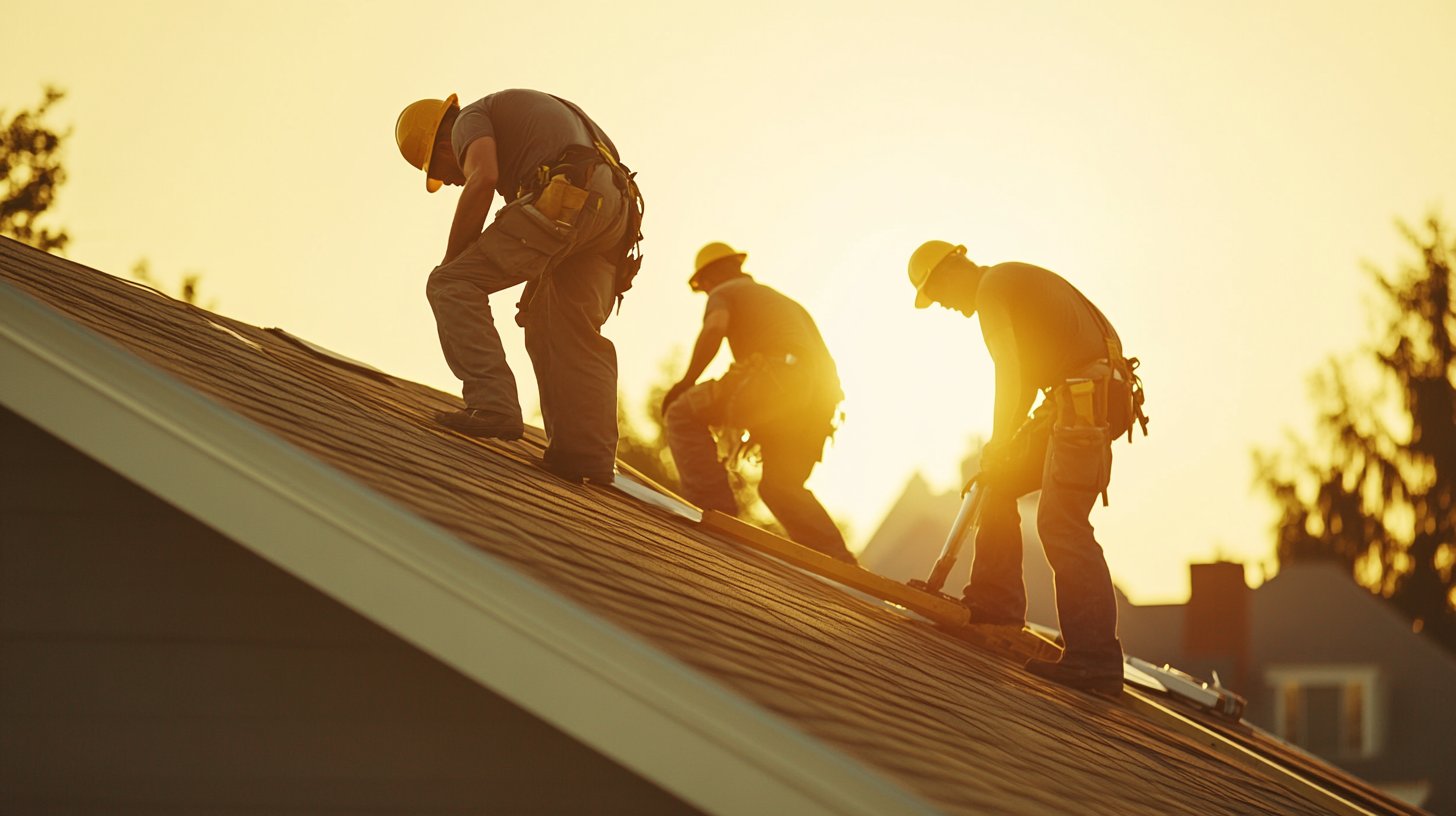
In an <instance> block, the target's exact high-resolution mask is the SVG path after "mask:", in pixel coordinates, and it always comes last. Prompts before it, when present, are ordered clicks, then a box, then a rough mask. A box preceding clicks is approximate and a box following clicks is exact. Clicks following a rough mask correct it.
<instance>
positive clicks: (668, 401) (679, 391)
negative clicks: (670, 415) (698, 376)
mask: <svg viewBox="0 0 1456 816" xmlns="http://www.w3.org/2000/svg"><path fill="white" fill-rule="evenodd" d="M692 387H693V384H692V383H690V382H687V381H686V380H683V381H679V382H678V383H677V384H676V385H674V386H673V387H671V388H669V389H667V395H666V396H664V397H663V398H662V415H663V416H667V409H668V408H669V407H670V406H671V405H672V404H673V403H674V402H677V398H678V397H681V396H682V395H683V394H686V393H687V390H688V389H689V388H692Z"/></svg>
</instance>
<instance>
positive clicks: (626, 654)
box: [0, 281, 937, 816]
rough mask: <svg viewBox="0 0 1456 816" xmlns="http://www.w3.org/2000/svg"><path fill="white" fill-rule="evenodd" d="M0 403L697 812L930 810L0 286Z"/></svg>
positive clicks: (853, 763) (870, 813)
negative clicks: (630, 770) (687, 803)
mask: <svg viewBox="0 0 1456 816" xmlns="http://www.w3.org/2000/svg"><path fill="white" fill-rule="evenodd" d="M0 403H3V404H4V405H6V406H7V407H9V408H10V409H11V410H13V411H15V412H16V413H18V414H20V415H21V416H24V417H26V418H27V419H28V420H30V421H31V422H33V423H35V424H36V425H38V426H40V427H42V428H44V429H46V430H47V431H48V432H50V433H51V434H53V435H55V436H57V437H59V438H60V439H62V440H64V441H65V442H67V443H68V444H70V445H72V446H73V447H75V448H77V449H79V450H81V451H83V452H84V453H86V454H87V455H88V456H90V457H92V458H94V459H96V460H97V461H99V462H101V463H102V464H104V465H106V466H107V467H110V468H111V469H113V470H115V471H117V472H118V473H121V474H122V475H123V476H125V477H126V478H128V479H130V480H131V481H133V482H135V483H137V484H138V485H140V486H142V487H144V488H146V489H147V490H149V491H151V492H152V493H154V494H156V495H158V496H160V497H161V498H163V499H164V500H166V501H167V502H169V503H171V504H172V505H174V506H175V507H177V508H179V509H180V510H182V511H183V512H186V513H188V514H189V515H191V516H193V517H195V518H197V519H199V520H200V521H202V522H204V523H206V524H208V525H209V526H211V527H213V528H214V529H216V530H218V531H219V532H221V533H222V534H224V535H226V536H228V537H229V538H231V539H232V540H234V541H236V542H237V543H239V544H240V545H242V546H244V547H246V548H248V549H250V550H252V551H254V552H256V553H258V554H259V555H261V556H263V557H264V558H267V559H268V560H269V561H272V562H273V563H275V564H277V565H279V566H280V567H282V568H283V569H285V570H287V571H288V572H290V573H292V574H294V575H295V576H297V577H299V578H300V579H302V580H304V581H305V582H307V583H309V584H311V585H312V586H314V587H316V588H318V589H319V590H321V591H323V592H325V593H327V594H328V595H330V596H332V597H333V598H335V599H337V600H339V601H340V602H342V603H344V604H345V605H347V606H349V607H350V608H352V609H354V610H356V611H358V612H359V613H361V614H363V615H364V616H365V617H368V618H370V619H371V620H373V621H375V622H376V623H379V624H380V625H382V626H384V627H385V628H387V629H389V630H391V631H393V632H395V633H396V634H398V635H399V636H400V637H403V638H404V639H406V640H408V641H410V642H411V643H413V644H415V645H416V646H418V647H420V648H421V649H423V650H425V651H426V652H428V653H430V654H431V655H434V656H435V657H436V658H438V659H440V660H441V661H443V662H445V663H447V664H449V665H450V666H453V667H454V668H455V669H457V670H458V671H460V672H462V673H463V674H465V675H467V676H469V677H471V678H473V679H474V680H476V681H477V682H479V683H481V684H482V685H484V686H486V687H488V688H490V689H492V690H494V691H495V692H497V693H499V694H501V695H502V696H504V697H506V698H508V699H510V700H512V701H513V702H515V703H516V704H518V705H520V706H521V707H523V708H525V709H526V710H528V711H531V712H532V713H534V714H536V715H537V716H539V717H541V718H542V719H544V720H546V721H547V722H550V723H552V724H553V725H555V726H556V727H558V728H560V729H562V730H563V731H565V732H567V733H568V734H571V735H572V736H573V737H575V738H577V739H579V740H581V741H582V742H584V743H586V744H587V745H590V746H591V747H593V748H594V749H596V750H597V751H600V752H601V753H603V754H605V755H606V756H608V757H611V758H612V759H614V760H616V761H617V762H620V763H621V764H623V765H625V766H626V767H628V768H631V769H632V770H634V771H635V772H637V773H639V774H641V775H642V776H643V777H645V778H647V779H648V780H650V781H652V782H653V783H654V784H657V785H659V786H661V787H662V788H663V789H665V790H668V791H670V792H672V793H673V794H675V795H677V796H678V797H680V798H682V799H683V800H685V801H687V802H689V803H691V804H692V805H694V806H695V807H697V808H699V809H701V810H703V811H704V812H707V813H711V814H724V815H725V816H726V815H727V814H743V816H750V815H752V816H757V815H758V814H764V813H773V814H864V816H874V815H878V814H884V815H885V816H893V815H894V814H907V815H908V814H931V813H935V812H937V811H936V810H935V809H934V808H933V807H931V806H930V805H929V804H928V803H927V802H925V801H924V800H922V799H920V798H918V797H916V796H915V795H913V794H911V793H910V792H908V791H906V790H904V789H902V788H900V787H898V786H897V785H895V784H893V783H892V782H890V781H889V780H888V779H886V778H884V777H883V776H881V775H880V774H879V773H878V772H876V771H874V770H872V769H871V768H869V767H868V766H866V765H864V764H862V763H860V762H858V761H856V760H854V759H853V758H851V757H849V756H847V755H845V754H843V753H841V752H839V751H837V750H835V749H833V748H831V747H829V746H827V745H825V744H823V743H821V742H819V741H817V740H815V739H813V738H811V737H809V736H808V735H806V734H804V733H803V732H802V731H799V730H798V729H796V728H794V727H792V726H790V725H789V724H787V723H785V722H784V721H782V720H780V719H778V718H776V717H774V716H772V715H771V714H769V713H768V712H766V711H764V710H763V709H762V708H760V707H758V706H757V705H754V704H753V703H751V702H749V701H747V700H745V699H743V698H742V697H740V696H738V695H736V694H734V693H732V692H730V691H728V690H726V689H724V688H723V687H722V686H720V685H718V684H717V683H716V682H714V681H712V680H711V679H709V678H707V677H705V676H704V675H702V674H700V673H698V672H696V671H694V670H692V669H690V668H688V667H687V666H685V665H684V664H682V663H680V662H679V661H677V660H675V659H673V658H671V657H669V656H668V655H666V654H664V653H662V652H661V651H659V650H657V649H655V648H652V647H651V646H649V645H647V644H645V643H643V642H642V641H639V640H637V639H636V638H635V637H633V636H631V635H629V634H627V633H626V632H624V631H623V630H621V629H618V628H616V627H614V626H610V625H608V624H606V623H605V622H603V621H601V620H599V619H597V618H596V617H594V616H592V615H591V614H590V613H588V612H586V611H585V610H583V609H582V608H580V607H578V606H576V605H575V604H572V603H570V602H569V601H567V600H565V599H564V598H562V597H561V596H559V595H557V594H555V593H553V592H551V591H549V590H547V589H545V588H543V587H541V586H540V585H538V584H536V583H534V582H532V581H530V580H528V579H526V578H525V577H524V576H522V575H521V574H519V573H518V572H516V571H515V570H513V569H511V568H510V567H508V566H506V565H504V564H502V563H501V562H499V561H498V560H496V559H494V558H492V557H490V556H489V555H487V554H486V553H483V552H481V551H480V550H478V549H475V548H474V547H471V546H469V545H467V544H465V543H463V542H461V541H459V540H458V539H456V538H454V537H452V536H450V535H448V534H447V533H445V532H444V531H443V530H441V529H439V528H437V527H435V526H434V525H431V524H429V523H428V522H426V521H424V520H422V519H420V518H419V517H417V516H415V515H413V514H411V513H408V512H406V511H405V510H403V509H401V508H399V507H397V506H396V505H394V504H393V503H391V502H390V501H388V500H387V499H384V498H382V497H380V496H378V495H377V494H375V493H373V492H372V491H370V490H368V489H366V488H364V487H362V486H361V485H359V484H358V483H356V482H354V481H352V480H351V479H349V478H347V477H345V476H344V475H343V474H341V473H339V472H338V471H336V470H334V469H333V468H330V467H328V466H326V465H324V464H323V463H321V462H319V461H318V460H316V459H313V458H311V457H309V456H307V455H305V454H304V453H302V452H301V451H299V450H298V449H296V448H294V447H293V446H291V445H289V444H288V443H286V442H284V441H283V440H282V439H280V438H278V437H277V436H274V435H273V434H270V433H268V432H266V431H264V430H263V429H261V428H259V427H258V426H256V425H254V424H253V423H251V422H249V421H247V420H246V419H244V418H242V417H240V416H239V415H237V414H236V413H234V412H233V411H231V410H229V409H227V408H224V407H223V406H221V405H219V404H217V403H215V402H213V401H211V400H208V399H206V398H204V397H203V396H202V395H200V394H198V393H197V392H196V391H194V390H192V389H190V388H188V387H187V386H185V385H183V384H182V383H180V382H178V381H177V380H176V379H174V378H172V377H171V376H169V375H167V374H165V373H163V372H161V371H158V370H157V369H155V368H153V367H152V366H150V365H149V364H147V363H146V362H144V361H143V360H141V359H140V358H138V357H136V356H135V355H132V354H130V353H128V352H126V351H124V350H122V349H120V348H118V347H117V346H115V345H113V344H111V343H110V342H108V341H106V340H104V339H102V338H100V337H99V336H97V335H96V334H94V333H93V332H91V331H90V330H88V329H86V328H84V327H83V326H81V325H79V324H77V323H75V322H74V321H72V320H69V319H68V318H66V317H64V316H63V315H61V314H59V313H58V312H56V311H55V310H53V309H51V308H49V307H47V306H45V305H43V304H42V303H40V302H39V301H37V300H35V299H34V298H32V297H30V296H29V295H27V294H25V293H23V292H21V291H20V290H18V289H16V288H15V287H13V286H11V285H9V284H7V283H5V282H3V281H0Z"/></svg>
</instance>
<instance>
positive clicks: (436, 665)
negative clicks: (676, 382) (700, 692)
mask: <svg viewBox="0 0 1456 816" xmlns="http://www.w3.org/2000/svg"><path fill="white" fill-rule="evenodd" d="M385 590H387V588H384V587H381V591H385ZM98 811H105V812H109V813H128V814H149V813H178V812H204V811H207V812H224V811H225V812H228V813H239V814H241V813H275V812H283V811H288V812H303V811H308V812H324V811H336V812H364V811H369V812H391V813H395V812H398V813H440V812H447V811H448V812H465V813H468V812H488V813H531V814H556V813H561V814H567V813H571V814H616V813H622V814H627V813H632V814H637V813H648V814H656V813H661V814H680V813H694V812H696V811H694V810H693V809H692V808H690V807H689V806H687V805H686V804H684V803H682V802H681V801H679V800H677V799H675V798H673V797H672V796H671V795H669V794H667V793H666V792H664V791H662V790H660V789H659V788H657V787H655V786H653V785H652V784H650V783H648V782H647V781H645V780H643V779H642V778H641V777H639V776H637V775H635V774H634V773H632V772H631V771H629V770H627V769H625V768H623V767H621V766H619V765H617V764H616V763H614V762H613V761H611V760H610V759H608V758H606V757H604V756H602V755H601V754H598V753H596V752H595V751H593V750H591V749H590V748H587V747H586V746H584V745H582V744H581V743H579V742H577V741H576V740H574V739H572V738H571V737H569V736H567V735H565V734H563V733H561V732H560V731H558V730H556V729H554V728H553V727H551V726H550V725H548V724H546V723H544V722H542V721H541V720H539V719H537V718H536V717H534V716H533V715H531V714H529V713H527V712H525V711H523V710H522V709H520V708H519V707H517V706H515V705H514V704H512V703H511V702H509V701H507V700H505V699H503V698H501V697H500V696H498V695H496V694H494V693H493V692H491V691H490V690H488V689H486V688H483V687H481V686H480V685H478V684H476V683H474V682H473V681H471V680H469V679H467V678H465V677H463V676H462V675H460V674H458V673H457V672H455V671H454V670H452V669H450V668H449V667H447V666H445V665H444V664H442V663H440V662H439V661H437V660H435V659H434V658H432V657H430V656H429V655H426V654H424V653H423V652H421V651H419V650H418V649H416V648H415V647H413V646H411V645H410V644H408V643H406V642H405V641H403V640H401V639H400V638H398V637H396V636H394V635H393V634H391V633H389V632H387V631H385V630H383V629H381V628H380V627H378V626H377V625H375V624H373V623H372V622H370V621H368V620H366V619H364V618H363V617H361V616H359V615H358V614H356V613H354V612H353V611H351V610H349V609H347V608H345V607H344V606H342V605H341V604H339V603H337V602H335V601H334V600H332V599H331V598H329V597H327V596H325V595H323V594H322V593H320V592H318V591H316V590H314V589H313V588H312V587H309V586H307V585H305V584H303V583H302V582H301V581H299V580H297V579H295V578H294V577H292V576H291V575H289V574H287V573H285V572H283V571H282V570H281V569H279V568H277V567H275V566H273V565H272V564H271V563H269V562H266V561H264V560H263V559H261V558H259V557H258V556H256V555H254V554H253V553H252V552H250V551H249V550H246V549H244V548H243V547H241V546H239V545H237V544H236V543H234V542H232V541H230V540H228V539H226V538H224V537H222V536H221V535H219V534H217V533H216V532H214V531H212V530H211V529H209V528H207V527H205V526H203V525H202V524H200V523H198V522H197V521H195V520H194V519H192V518H191V517H189V516H186V515H185V514H183V513H181V512H179V511H177V510H175V509H174V508H172V507H171V506H169V505H167V504H165V503H164V502H162V501H161V500H159V499H157V498H156V497H154V496H152V495H151V494H149V493H147V492H145V491H143V490H141V489H140V488H138V487H136V486H135V485H133V484H131V483H130V482H128V481H126V480H125V479H123V478H122V477H120V476H118V475H117V474H115V473H113V472H111V471H110V470H107V469H106V468H104V467H102V466H101V465H99V464H97V463H96V462H94V461H92V460H90V459H88V458H87V457H85V456H84V455H82V454H80V453H78V452H77V451H75V450H73V449H71V448H69V447H68V446H66V445H65V444H63V443H61V442H60V441H58V440H56V439H55V438H53V437H51V436H50V435H48V434H46V433H45V432H44V431H41V430H40V429H38V428H36V427H35V426H34V425H32V424H30V423H28V422H27V421H25V420H24V419H22V418H20V417H18V416H17V415H15V414H14V413H12V412H10V411H8V410H5V409H4V408H3V407H0V812H6V813H11V812H27V813H61V812H98Z"/></svg>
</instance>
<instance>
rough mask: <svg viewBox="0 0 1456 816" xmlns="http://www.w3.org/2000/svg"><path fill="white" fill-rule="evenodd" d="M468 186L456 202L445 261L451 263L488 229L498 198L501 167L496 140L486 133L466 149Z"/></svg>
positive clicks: (466, 178) (465, 171) (466, 180)
mask: <svg viewBox="0 0 1456 816" xmlns="http://www.w3.org/2000/svg"><path fill="white" fill-rule="evenodd" d="M461 170H462V171H464V173H465V188H464V189H462V190H461V191H460V201H459V202H458V203H456V205H455V220H454V221H453V222H452V223H451V224H450V245H449V246H448V247H446V249H445V260H444V261H443V263H449V262H450V261H452V260H454V259H455V257H456V256H457V255H459V254H460V253H462V252H464V251H465V249H466V247H469V246H470V244H471V242H473V241H474V240H475V239H477V238H479V237H480V233H481V232H482V231H483V230H484V229H485V217H486V216H487V215H489V214H490V203H491V201H493V200H494V199H495V185H496V182H497V181H498V180H499V176H500V169H499V167H498V166H497V165H496V157H495V139H494V138H492V137H490V136H482V137H480V138H479V139H476V140H475V141H473V142H471V143H470V147H468V148H466V149H465V166H464V167H462V168H461Z"/></svg>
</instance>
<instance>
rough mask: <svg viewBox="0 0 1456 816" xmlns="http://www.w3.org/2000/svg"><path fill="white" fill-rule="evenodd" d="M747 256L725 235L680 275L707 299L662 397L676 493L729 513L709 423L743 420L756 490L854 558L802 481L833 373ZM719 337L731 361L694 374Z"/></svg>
mask: <svg viewBox="0 0 1456 816" xmlns="http://www.w3.org/2000/svg"><path fill="white" fill-rule="evenodd" d="M747 257H748V256H747V255H746V254H744V253H741V252H736V251H734V249H733V248H732V247H730V246H728V245H727V244H721V243H712V244H708V245H707V246H705V247H703V248H702V249H701V250H700V251H699V252H698V257H697V263H696V271H695V272H694V273H693V276H692V278H691V279H690V280H689V281H688V286H690V287H691V288H692V290H693V291H694V292H706V293H707V295H708V308H707V310H706V312H705V313H704V317H703V328H702V331H701V332H700V333H699V334H698V340H697V343H696V344H694V346H693V358H692V360H691V361H690V362H689V363H688V370H687V373H686V374H684V375H683V378H682V380H681V381H679V382H678V383H677V384H676V385H674V386H673V387H672V388H671V389H670V390H669V391H668V392H667V396H666V397H664V398H663V400H662V410H663V414H664V416H665V417H666V420H667V441H668V445H669V446H670V447H671V448H672V458H673V461H675V462H676V463H677V469H678V474H679V475H680V476H681V477H682V484H683V493H684V494H685V495H686V497H687V498H688V499H689V500H690V501H692V502H694V503H695V504H697V505H698V506H699V507H701V508H703V509H704V510H717V511H719V512H722V513H727V514H728V515H737V514H738V503H737V501H736V500H735V499H734V497H733V490H732V489H731V488H730V487H729V486H728V474H727V472H726V471H725V470H724V467H723V465H722V464H721V463H720V462H719V461H718V447H717V444H716V443H715V442H714V441H713V435H712V433H711V431H710V430H709V428H710V427H725V428H732V429H746V430H747V431H748V432H749V444H750V445H756V446H758V448H759V451H760V453H761V455H762V457H763V480H762V481H761V482H759V485H758V493H759V496H760V497H761V498H762V499H763V503H764V504H766V505H768V509H769V510H771V511H772V512H773V514H774V517H775V518H777V519H778V520H779V523H780V524H782V525H784V529H785V530H787V531H788V533H789V536H790V537H791V538H792V539H793V540H794V541H796V542H798V543H800V544H803V545H804V546H806V547H811V548H813V549H816V550H818V551H820V552H822V553H824V554H826V555H829V556H832V557H834V558H837V559H839V560H840V561H844V562H846V563H850V564H853V563H855V559H854V556H853V555H852V554H851V553H850V552H849V550H848V549H846V548H845V546H844V536H843V535H842V534H841V533H840V532H839V528H838V527H836V526H835V524H834V521H833V519H831V518H830V517H829V513H828V512H826V511H825V510H824V507H823V505H821V504H819V500H818V499H816V498H814V494H813V493H812V492H810V491H809V489H808V488H806V487H804V482H805V481H806V480H808V478H809V474H810V473H811V472H813V470H814V465H815V464H816V463H818V462H819V460H820V459H821V458H822V457H823V454H824V441H825V440H826V439H827V438H828V437H829V436H830V435H831V434H832V433H833V431H834V428H833V420H834V411H835V409H836V408H837V407H838V405H839V403H840V401H841V400H843V399H844V392H843V391H841V390H840V388H839V372H838V370H837V369H836V368H835V365H834V360H833V358H831V357H830V356H829V349H828V348H826V347H825V345H824V339H823V338H822V337H820V335H819V328H818V327H817V326H815V325H814V319H813V318H811V317H810V316H809V313H808V312H807V311H805V310H804V307H803V306H800V305H799V304H798V303H796V302H794V301H793V300H791V299H789V298H788V297H786V296H784V295H782V294H780V293H778V292H776V291H774V290H773V289H770V288H769V287H767V286H764V285H763V284H761V283H758V282H756V281H754V279H753V277H752V276H751V275H749V274H747V273H746V272H744V271H743V261H744V259H746V258H747ZM725 337H726V338H727V339H728V347H729V348H730V349H731V350H732V352H733V361H734V362H733V365H732V367H731V368H729V369H728V373H726V374H724V375H723V377H722V378H721V379H718V380H710V381H708V382H705V383H698V377H700V376H702V373H703V370H704V369H706V368H707V367H708V364H709V363H711V362H712V361H713V358H714V357H716V356H717V355H718V349H719V348H720V347H721V346H722V344H723V339H724V338H725Z"/></svg>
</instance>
